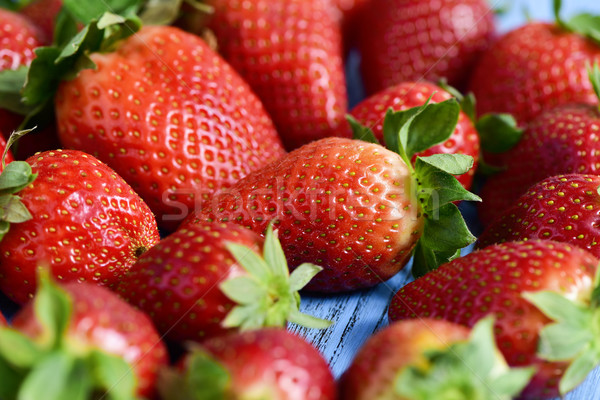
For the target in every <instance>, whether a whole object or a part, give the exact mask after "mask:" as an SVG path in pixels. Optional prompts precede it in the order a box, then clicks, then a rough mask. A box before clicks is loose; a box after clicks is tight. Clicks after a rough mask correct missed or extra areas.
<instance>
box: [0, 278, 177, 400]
mask: <svg viewBox="0 0 600 400" xmlns="http://www.w3.org/2000/svg"><path fill="white" fill-rule="evenodd" d="M0 338H1V339H2V341H3V342H4V343H5V344H9V346H6V345H5V346H0V360H1V361H2V362H3V365H7V366H8V367H9V368H8V369H3V371H7V370H8V371H10V372H11V373H10V374H9V375H11V376H6V375H3V376H0V383H1V384H2V385H1V387H2V389H0V392H1V393H3V398H6V399H12V398H17V395H18V398H30V399H42V398H53V399H73V398H81V399H91V398H97V397H98V396H101V397H105V398H107V399H127V400H129V399H131V400H133V399H136V398H139V396H143V397H145V398H152V397H153V395H154V394H155V385H156V380H157V376H158V371H159V368H161V367H163V366H165V365H166V363H167V352H166V349H165V346H164V344H163V343H162V341H161V339H160V337H159V336H158V334H157V332H156V330H155V329H154V327H153V326H152V323H151V321H150V320H149V319H148V317H147V316H146V315H144V314H143V313H142V312H140V311H138V310H136V309H134V308H133V307H132V306H130V305H129V304H127V303H126V302H125V301H123V300H121V299H120V298H119V297H118V296H117V295H116V294H114V293H112V292H110V291H109V290H107V289H105V288H102V287H98V286H95V285H91V284H87V283H84V284H76V283H70V284H64V285H61V286H55V285H54V284H52V283H50V282H49V281H48V280H47V279H46V280H45V281H42V283H41V286H40V291H39V292H38V294H37V295H36V297H35V298H34V300H33V301H32V302H30V303H28V304H27V305H26V306H25V307H24V308H23V309H22V310H20V311H19V312H18V313H17V315H15V317H14V319H13V321H12V327H11V328H0ZM75 394H77V396H78V397H75ZM4 396H6V397H4Z"/></svg>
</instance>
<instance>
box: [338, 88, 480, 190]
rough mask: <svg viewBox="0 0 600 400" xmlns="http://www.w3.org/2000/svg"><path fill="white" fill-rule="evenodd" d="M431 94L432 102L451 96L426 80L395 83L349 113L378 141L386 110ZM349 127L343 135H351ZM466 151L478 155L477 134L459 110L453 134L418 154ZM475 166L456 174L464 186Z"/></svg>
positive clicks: (413, 103) (419, 102)
mask: <svg viewBox="0 0 600 400" xmlns="http://www.w3.org/2000/svg"><path fill="white" fill-rule="evenodd" d="M430 97H431V100H430V102H431V103H438V102H441V101H445V100H448V99H451V98H452V95H451V94H450V93H448V92H446V91H445V90H444V89H442V88H441V87H439V86H437V85H434V84H432V83H429V82H403V83H400V84H398V85H396V86H393V87H390V88H387V89H385V90H382V91H381V92H379V93H376V94H374V95H372V96H371V97H369V98H367V99H366V100H364V101H362V102H361V103H360V104H358V105H357V106H356V107H354V108H353V109H352V111H351V112H350V114H351V115H352V117H354V118H355V119H356V120H357V121H358V122H360V123H361V124H362V125H365V126H368V127H369V128H370V129H371V130H372V131H373V133H374V134H375V137H376V138H377V140H378V141H379V142H380V143H383V142H384V138H383V120H384V116H385V113H386V112H387V110H388V109H390V108H392V109H393V110H395V111H400V110H406V109H409V108H413V107H418V106H421V105H423V104H425V102H426V101H427V99H428V98H430ZM350 135H351V131H350V127H348V128H347V132H344V136H350ZM439 153H445V154H466V155H469V156H471V157H473V158H474V159H477V158H478V157H479V136H478V135H477V131H476V130H475V127H474V125H473V122H472V121H471V120H470V119H469V117H468V116H467V114H465V113H464V112H463V111H461V112H460V116H459V117H458V123H457V124H456V128H455V129H454V132H452V135H451V136H450V138H449V139H448V140H446V141H445V142H443V143H440V144H437V145H435V146H432V147H430V148H429V149H427V150H425V151H423V152H421V153H419V155H420V156H430V155H433V154H439ZM476 168H477V165H476V163H475V164H474V165H473V168H471V169H470V170H469V172H467V173H466V174H463V175H460V176H458V177H457V179H458V181H459V182H460V183H461V184H462V185H463V187H465V188H467V189H468V188H469V187H471V183H472V182H473V175H474V174H475V170H476Z"/></svg>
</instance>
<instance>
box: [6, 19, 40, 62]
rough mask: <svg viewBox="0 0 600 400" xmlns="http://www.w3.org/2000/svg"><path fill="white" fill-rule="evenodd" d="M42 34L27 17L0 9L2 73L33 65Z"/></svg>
mask: <svg viewBox="0 0 600 400" xmlns="http://www.w3.org/2000/svg"><path fill="white" fill-rule="evenodd" d="M41 45H42V43H41V41H40V32H39V31H38V30H37V28H36V27H35V25H33V23H32V22H31V21H29V20H28V19H27V18H26V17H24V16H22V15H19V14H17V13H14V12H12V11H8V10H4V9H0V48H2V56H1V57H0V71H3V70H6V69H17V68H19V67H21V66H23V65H29V64H31V61H32V60H33V59H34V57H35V54H34V52H33V50H35V48H37V47H39V46H41Z"/></svg>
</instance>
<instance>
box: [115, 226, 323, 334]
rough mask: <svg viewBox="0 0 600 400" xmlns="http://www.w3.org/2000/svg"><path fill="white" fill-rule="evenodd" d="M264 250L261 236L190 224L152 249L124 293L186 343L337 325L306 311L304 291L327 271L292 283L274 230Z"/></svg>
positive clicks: (312, 270)
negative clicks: (289, 325)
mask: <svg viewBox="0 0 600 400" xmlns="http://www.w3.org/2000/svg"><path fill="white" fill-rule="evenodd" d="M262 247H263V240H262V239H261V238H260V237H259V236H258V235H256V234H255V233H253V232H252V231H250V230H248V229H246V228H243V227H241V226H238V225H234V224H195V225H189V226H188V227H186V228H182V229H180V230H178V231H177V232H175V233H173V234H171V235H170V236H168V237H167V238H165V239H163V240H162V241H161V242H160V243H159V244H158V245H156V246H155V247H154V248H152V249H151V250H149V251H148V252H147V253H146V254H145V255H144V256H143V257H142V258H141V259H140V260H139V261H138V262H137V263H136V264H135V265H134V266H133V267H132V269H131V271H130V272H129V274H128V275H127V276H126V277H125V278H123V279H122V281H121V284H120V285H119V292H120V294H121V296H123V297H124V298H125V299H127V301H129V302H130V303H132V304H134V305H136V306H137V307H138V308H140V309H141V310H143V311H144V312H146V313H147V314H148V315H149V316H150V318H152V320H153V321H154V324H155V325H156V326H157V327H158V329H159V331H160V332H162V333H164V334H165V335H166V336H167V337H168V338H170V339H172V340H175V341H180V342H181V341H186V340H195V341H201V340H204V339H206V338H209V337H214V336H218V335H220V334H224V333H226V332H228V331H231V330H232V328H238V327H239V328H241V329H252V328H260V327H263V326H284V325H285V323H286V321H287V320H289V321H291V322H297V323H300V324H302V325H305V326H310V327H327V326H329V323H328V322H327V321H322V320H317V319H314V318H311V317H310V316H307V315H304V314H301V313H300V312H299V311H298V306H299V304H300V298H299V296H298V290H300V289H301V288H302V287H303V286H304V285H305V284H306V283H307V282H308V281H309V280H310V279H311V278H312V277H313V276H314V275H315V274H316V273H317V272H319V271H320V270H321V268H320V267H317V266H315V265H309V264H304V265H302V266H300V267H299V268H298V269H297V270H295V271H294V273H292V275H291V276H290V275H289V271H288V268H287V262H286V260H285V256H284V255H283V251H282V250H281V245H280V244H279V242H278V241H277V236H276V233H273V231H272V228H271V227H269V230H268V231H267V235H266V239H265V244H264V250H263V249H262ZM260 251H262V252H263V254H264V259H263V258H262V257H260V256H258V255H257V254H256V252H260Z"/></svg>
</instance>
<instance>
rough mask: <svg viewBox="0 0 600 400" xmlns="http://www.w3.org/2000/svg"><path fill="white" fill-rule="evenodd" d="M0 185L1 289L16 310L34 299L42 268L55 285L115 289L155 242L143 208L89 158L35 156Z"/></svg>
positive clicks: (9, 169)
mask: <svg viewBox="0 0 600 400" xmlns="http://www.w3.org/2000/svg"><path fill="white" fill-rule="evenodd" d="M0 182H2V184H3V187H4V188H5V189H4V190H3V198H2V201H3V204H6V206H4V207H5V208H4V209H3V210H2V211H3V212H2V215H1V217H2V218H1V221H2V222H1V223H0V227H1V228H2V234H3V238H2V241H1V242H0V288H1V289H2V291H3V292H4V293H5V294H6V295H7V296H9V297H10V298H11V299H12V300H14V301H16V302H19V303H24V302H26V301H27V300H28V299H29V298H30V297H32V296H33V294H34V293H35V283H36V279H35V275H36V270H37V269H38V268H40V267H49V268H50V270H51V271H52V274H53V275H54V276H55V277H56V278H58V279H60V280H64V281H79V282H82V281H89V282H95V283H98V284H100V285H106V286H113V285H114V284H116V283H117V282H119V281H120V280H121V279H122V277H123V275H124V274H125V273H126V272H127V271H128V270H129V268H130V267H131V265H132V264H133V263H134V262H135V260H136V259H137V258H138V257H139V256H140V255H141V254H142V253H144V252H145V251H146V250H147V249H149V248H151V247H152V246H154V245H155V244H156V243H157V242H158V240H159V236H158V229H157V227H156V221H155V219H154V216H153V215H152V213H151V212H150V210H149V209H148V206H146V204H145V203H144V202H143V201H142V200H141V199H140V198H139V196H138V195H137V194H136V193H135V192H134V191H133V190H132V189H131V187H130V186H129V185H128V184H127V183H126V182H125V181H123V179H122V178H120V177H119V176H118V175H117V174H116V173H115V172H114V171H113V170H112V169H110V168H109V167H108V166H106V165H105V164H103V163H102V162H100V161H98V160H97V159H95V158H94V157H93V156H91V155H88V154H85V153H82V152H80V151H75V150H56V151H50V152H45V153H40V154H38V155H36V156H33V157H31V158H29V159H28V160H27V162H25V161H15V162H12V163H10V164H8V165H7V166H6V168H5V171H4V173H3V174H2V175H0ZM32 182H33V183H32ZM10 193H17V194H18V197H17V196H16V195H14V194H10ZM9 225H10V227H9Z"/></svg>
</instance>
